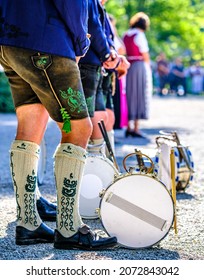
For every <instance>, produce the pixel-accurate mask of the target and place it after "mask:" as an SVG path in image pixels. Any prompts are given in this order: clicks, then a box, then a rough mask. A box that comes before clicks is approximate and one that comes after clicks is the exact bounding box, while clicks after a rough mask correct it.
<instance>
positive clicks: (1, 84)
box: [0, 72, 14, 113]
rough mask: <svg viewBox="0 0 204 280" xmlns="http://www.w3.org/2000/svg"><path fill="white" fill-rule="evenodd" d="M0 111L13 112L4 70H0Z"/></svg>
mask: <svg viewBox="0 0 204 280" xmlns="http://www.w3.org/2000/svg"><path fill="white" fill-rule="evenodd" d="M0 112H4V113H9V112H14V106H13V99H12V96H11V91H10V86H9V84H8V79H7V77H6V75H5V74H4V72H0Z"/></svg>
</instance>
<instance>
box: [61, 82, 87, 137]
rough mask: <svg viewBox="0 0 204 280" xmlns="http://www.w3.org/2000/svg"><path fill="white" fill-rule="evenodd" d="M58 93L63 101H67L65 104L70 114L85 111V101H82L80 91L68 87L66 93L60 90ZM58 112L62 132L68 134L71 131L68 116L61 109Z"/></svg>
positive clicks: (63, 109) (64, 110)
mask: <svg viewBox="0 0 204 280" xmlns="http://www.w3.org/2000/svg"><path fill="white" fill-rule="evenodd" d="M59 92H60V94H61V97H62V98H63V99H67V104H68V105H69V108H70V111H71V112H77V113H80V112H81V111H84V110H85V109H86V101H85V100H84V98H83V95H82V93H81V92H80V91H78V90H73V89H72V88H71V87H69V88H68V89H67V90H66V91H63V90H60V91H59ZM60 112H61V114H62V119H63V122H64V124H63V128H62V130H63V131H64V132H66V133H69V132H70V131H71V122H70V115H69V114H68V112H67V111H66V109H65V108H63V107H61V109H60Z"/></svg>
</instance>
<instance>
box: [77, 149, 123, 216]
mask: <svg viewBox="0 0 204 280" xmlns="http://www.w3.org/2000/svg"><path fill="white" fill-rule="evenodd" d="M117 174H119V172H118V170H117V169H116V168H115V167H114V165H113V163H112V161H111V160H109V159H108V158H106V157H105V156H102V155H101V156H100V155H98V154H96V155H95V154H93V155H91V154H90V155H88V157H87V159H86V165H85V170H84V175H83V178H82V183H81V190H80V202H79V205H80V206H79V211H80V215H81V216H82V218H85V219H97V218H98V213H97V211H96V209H97V208H99V202H100V197H99V194H100V193H101V191H102V190H103V189H106V188H107V187H108V186H109V185H110V184H111V183H112V182H113V180H114V176H115V175H117Z"/></svg>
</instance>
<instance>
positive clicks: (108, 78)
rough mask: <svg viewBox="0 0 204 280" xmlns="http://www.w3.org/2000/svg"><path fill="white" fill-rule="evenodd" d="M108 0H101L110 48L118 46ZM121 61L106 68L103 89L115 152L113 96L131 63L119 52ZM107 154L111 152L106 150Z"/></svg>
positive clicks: (111, 142) (109, 131)
mask: <svg viewBox="0 0 204 280" xmlns="http://www.w3.org/2000/svg"><path fill="white" fill-rule="evenodd" d="M106 2H107V0H100V3H101V6H102V7H103V10H104V14H105V33H106V37H107V38H108V42H109V45H110V48H114V49H115V48H116V45H115V29H114V26H113V24H111V20H110V19H109V15H108V13H107V12H106V9H105V4H106ZM119 58H120V63H119V64H118V65H117V67H116V68H115V69H114V70H106V71H105V75H104V77H103V83H102V90H103V95H104V100H105V106H106V112H107V115H108V121H107V124H106V129H107V134H108V138H109V141H110V144H111V146H112V150H113V153H114V152H115V137H114V125H115V110H114V102H113V96H115V92H116V88H117V86H118V84H117V81H118V80H119V79H121V78H122V77H124V76H125V75H126V74H127V70H128V68H129V67H130V63H129V62H128V61H127V59H126V57H125V56H124V55H123V54H119ZM106 155H107V156H108V155H109V152H108V151H107V150H106Z"/></svg>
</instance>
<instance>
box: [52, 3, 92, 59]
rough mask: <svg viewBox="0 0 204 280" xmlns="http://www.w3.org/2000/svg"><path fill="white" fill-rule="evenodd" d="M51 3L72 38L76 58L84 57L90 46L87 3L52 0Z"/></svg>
mask: <svg viewBox="0 0 204 280" xmlns="http://www.w3.org/2000/svg"><path fill="white" fill-rule="evenodd" d="M53 3H54V4H55V6H56V8H57V9H58V11H59V14H60V15H61V18H62V19H63V21H64V23H65V25H66V27H67V31H68V32H69V34H70V35H71V37H72V40H73V44H74V49H75V54H76V56H83V55H85V54H86V52H87V50H88V48H89V45H90V40H89V38H88V1H87V0H69V1H66V0H53Z"/></svg>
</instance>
